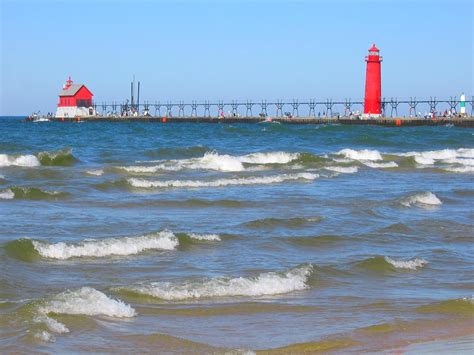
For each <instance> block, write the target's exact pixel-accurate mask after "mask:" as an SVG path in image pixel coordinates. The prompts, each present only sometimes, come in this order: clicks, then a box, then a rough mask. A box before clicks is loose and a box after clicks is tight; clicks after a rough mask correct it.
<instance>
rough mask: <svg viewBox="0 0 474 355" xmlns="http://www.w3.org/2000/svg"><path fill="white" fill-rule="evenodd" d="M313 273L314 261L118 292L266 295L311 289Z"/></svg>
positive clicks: (179, 296) (170, 296)
mask: <svg viewBox="0 0 474 355" xmlns="http://www.w3.org/2000/svg"><path fill="white" fill-rule="evenodd" d="M312 273H313V266H312V265H311V264H307V265H303V266H299V267H296V268H294V269H290V270H288V271H286V272H280V273H278V272H266V273H261V274H259V275H258V276H255V277H237V278H227V277H216V278H212V279H207V280H203V281H200V282H199V281H189V282H185V283H181V284H173V283H170V282H152V283H150V284H147V285H140V286H134V287H126V288H118V289H117V291H119V292H123V293H129V294H130V293H132V294H139V295H146V296H151V297H155V298H159V299H163V300H169V301H179V300H188V299H200V298H210V297H232V296H265V295H277V294H283V293H288V292H292V291H297V290H304V289H306V288H308V287H309V286H308V284H307V282H308V279H309V277H310V276H311V274H312Z"/></svg>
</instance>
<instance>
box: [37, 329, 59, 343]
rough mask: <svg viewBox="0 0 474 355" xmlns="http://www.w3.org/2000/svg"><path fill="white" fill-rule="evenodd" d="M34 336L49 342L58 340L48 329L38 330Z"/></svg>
mask: <svg viewBox="0 0 474 355" xmlns="http://www.w3.org/2000/svg"><path fill="white" fill-rule="evenodd" d="M34 337H35V338H37V339H39V340H42V341H45V342H49V343H54V342H55V341H56V337H55V336H54V335H53V334H51V333H49V332H47V331H46V330H43V331H40V332H36V333H35V335H34Z"/></svg>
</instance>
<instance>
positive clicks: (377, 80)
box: [364, 44, 382, 117]
mask: <svg viewBox="0 0 474 355" xmlns="http://www.w3.org/2000/svg"><path fill="white" fill-rule="evenodd" d="M365 61H366V62H367V72H366V75H365V99H364V116H366V117H380V116H381V114H382V107H381V106H382V77H381V66H382V65H381V63H382V57H381V56H380V50H379V49H378V48H377V47H376V46H375V44H373V45H372V47H371V48H370V49H369V55H368V56H366V57H365Z"/></svg>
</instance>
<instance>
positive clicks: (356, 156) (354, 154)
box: [337, 149, 383, 160]
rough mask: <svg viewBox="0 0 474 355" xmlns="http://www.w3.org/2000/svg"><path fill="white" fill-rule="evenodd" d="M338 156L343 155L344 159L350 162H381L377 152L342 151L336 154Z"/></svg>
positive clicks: (366, 150)
mask: <svg viewBox="0 0 474 355" xmlns="http://www.w3.org/2000/svg"><path fill="white" fill-rule="evenodd" d="M337 154H339V155H344V156H345V157H346V158H349V159H352V160H383V158H382V155H381V154H380V152H379V151H378V150H370V149H362V150H354V149H343V150H340V151H339V152H337Z"/></svg>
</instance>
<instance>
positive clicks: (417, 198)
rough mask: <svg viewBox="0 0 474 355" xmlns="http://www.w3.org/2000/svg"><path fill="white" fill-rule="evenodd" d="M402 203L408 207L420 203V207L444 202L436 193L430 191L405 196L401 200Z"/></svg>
mask: <svg viewBox="0 0 474 355" xmlns="http://www.w3.org/2000/svg"><path fill="white" fill-rule="evenodd" d="M400 203H401V204H402V205H403V206H406V207H411V206H414V205H418V206H420V207H423V206H437V205H441V204H442V202H441V200H440V199H439V198H438V197H437V196H436V195H435V194H434V193H432V192H429V191H428V192H422V193H417V194H415V195H411V196H408V197H405V198H404V199H402V200H401V201H400Z"/></svg>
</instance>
